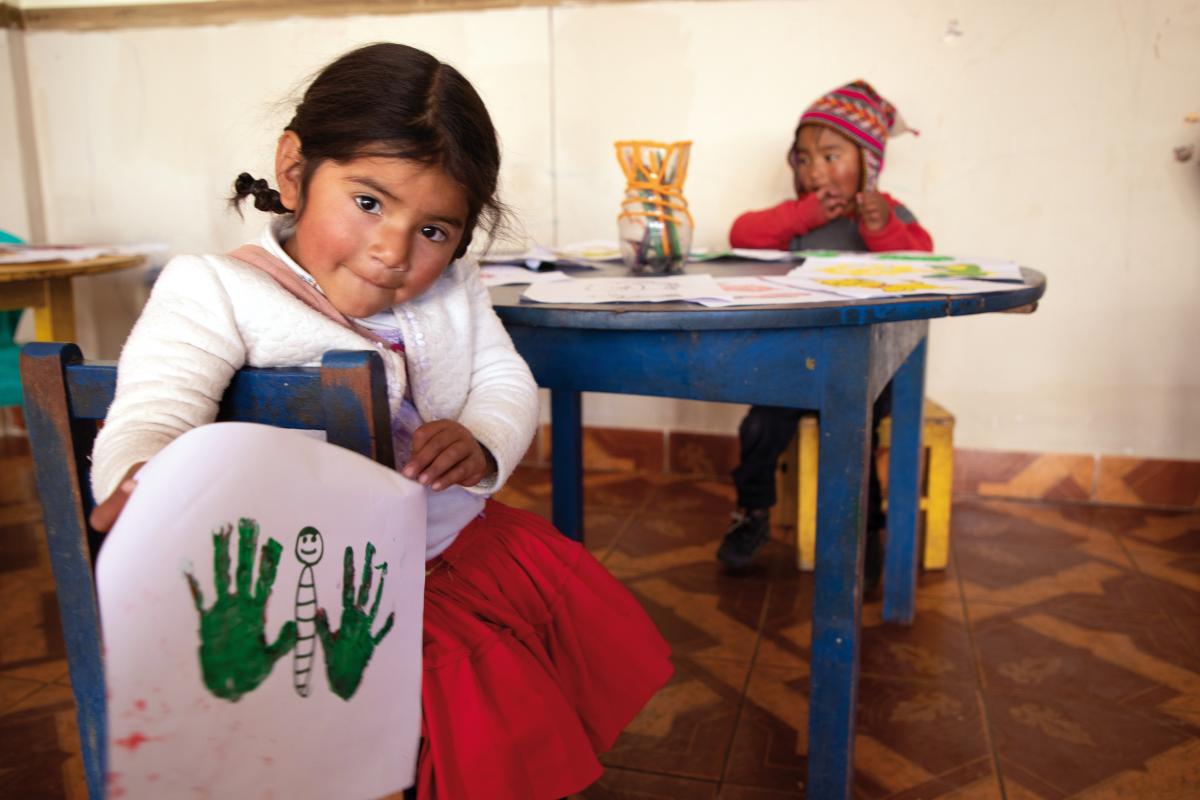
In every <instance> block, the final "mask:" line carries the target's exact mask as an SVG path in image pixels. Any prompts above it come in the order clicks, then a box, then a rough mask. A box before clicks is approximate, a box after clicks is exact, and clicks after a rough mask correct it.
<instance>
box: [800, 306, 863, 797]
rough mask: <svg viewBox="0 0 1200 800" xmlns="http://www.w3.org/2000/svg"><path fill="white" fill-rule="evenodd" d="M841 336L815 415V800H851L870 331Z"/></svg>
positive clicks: (811, 739)
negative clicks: (817, 449) (817, 432)
mask: <svg viewBox="0 0 1200 800" xmlns="http://www.w3.org/2000/svg"><path fill="white" fill-rule="evenodd" d="M839 338H840V339H841V341H840V342H838V343H836V344H835V346H834V347H831V348H830V349H829V351H828V352H827V355H826V357H827V358H829V359H830V360H831V361H833V362H836V363H839V364H843V365H846V366H844V367H842V368H841V369H838V370H832V371H830V372H828V373H826V385H825V388H824V391H823V393H822V397H821V408H820V409H819V414H820V417H819V422H820V426H821V446H820V455H819V459H820V467H819V470H820V476H821V479H820V481H818V483H817V552H816V592H815V595H814V598H813V634H812V678H811V700H810V703H809V719H808V786H807V796H808V797H814V798H821V800H838V799H840V798H848V797H850V796H851V791H850V789H851V780H852V778H853V773H854V714H855V707H856V704H857V701H858V663H859V630H860V627H861V621H862V572H863V570H862V565H863V546H864V531H865V529H866V518H867V475H868V473H867V469H868V464H869V459H870V451H871V398H870V392H869V389H868V386H867V375H868V374H869V372H870V369H869V367H870V363H869V362H870V355H869V352H870V347H869V334H868V329H866V328H861V329H856V330H854V331H848V332H847V333H846V334H845V335H844V338H843V337H839ZM839 345H840V346H839Z"/></svg>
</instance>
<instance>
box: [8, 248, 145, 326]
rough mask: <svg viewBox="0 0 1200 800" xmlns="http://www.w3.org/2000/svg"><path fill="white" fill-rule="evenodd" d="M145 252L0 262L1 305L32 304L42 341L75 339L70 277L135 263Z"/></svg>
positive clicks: (10, 306) (140, 262)
mask: <svg viewBox="0 0 1200 800" xmlns="http://www.w3.org/2000/svg"><path fill="white" fill-rule="evenodd" d="M144 262H145V256H129V255H112V256H98V257H96V258H89V259H87V260H85V261H40V262H27V263H22V264H0V309H5V310H7V309H17V308H30V307H32V308H33V321H34V331H35V336H36V338H37V339H38V340H39V341H43V342H73V341H75V295H74V292H73V291H72V289H71V279H72V278H78V277H83V276H86V275H102V274H104V273H106V272H117V271H118V270H123V269H129V268H131V267H136V266H139V265H141V264H142V263H144Z"/></svg>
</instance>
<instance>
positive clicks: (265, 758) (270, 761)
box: [262, 756, 275, 767]
mask: <svg viewBox="0 0 1200 800" xmlns="http://www.w3.org/2000/svg"><path fill="white" fill-rule="evenodd" d="M262 760H263V763H264V764H266V765H267V766H268V767H269V766H271V765H273V764H274V763H275V759H273V758H271V757H270V756H263V757H262Z"/></svg>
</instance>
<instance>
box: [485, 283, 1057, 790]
mask: <svg viewBox="0 0 1200 800" xmlns="http://www.w3.org/2000/svg"><path fill="white" fill-rule="evenodd" d="M792 266H793V265H792V264H778V263H762V262H742V261H737V262H728V261H717V262H708V263H703V264H691V265H689V266H688V271H689V272H695V273H703V272H708V273H710V274H712V275H714V276H716V277H722V276H746V275H782V274H785V273H786V272H787V271H788V270H789V269H791V267H792ZM568 271H569V272H571V273H572V274H574V275H577V276H580V277H583V276H616V275H626V274H628V273H627V272H626V271H625V269H624V268H623V267H620V266H611V267H605V268H601V269H598V270H582V271H572V270H568ZM1022 272H1023V274H1024V277H1025V282H1024V284H1017V283H1013V284H1011V289H1009V290H1007V291H1003V292H994V293H987V294H978V295H956V296H942V295H938V296H934V295H925V296H914V297H897V298H887V299H872V300H848V301H845V302H830V303H815V304H805V305H794V306H752V307H740V308H721V309H712V308H705V307H703V306H700V305H696V304H692V303H638V304H603V305H566V304H562V305H556V304H544V303H533V302H529V301H524V300H522V299H521V294H522V293H523V292H524V289H525V287H524V286H501V287H496V288H494V289H492V290H491V295H492V302H493V305H494V306H495V308H496V312H497V313H498V314H499V315H500V318H501V319H502V320H503V321H504V324H505V326H506V327H507V329H508V332H509V333H510V334H511V335H512V338H513V343H514V344H515V345H516V347H517V349H518V350H519V351H520V353H521V355H522V356H524V357H525V360H526V361H528V362H529V366H530V368H531V369H532V370H533V374H534V377H535V378H536V379H537V382H538V385H539V386H542V387H545V388H547V389H549V390H550V393H551V440H552V449H553V453H554V457H553V465H552V480H553V516H554V523H555V525H557V526H558V528H559V529H560V530H562V531H563V533H565V534H566V535H568V536H570V537H572V538H575V539H580V540H581V539H582V538H583V489H582V481H583V458H582V455H583V452H582V414H581V410H582V407H581V402H580V393H581V392H612V393H618V394H639V395H654V396H659V397H677V398H686V399H691V400H710V401H720V402H728V403H752V404H757V405H775V406H789V407H794V408H801V409H805V410H814V411H816V412H817V413H818V415H819V419H820V436H821V446H820V451H819V455H818V459H819V461H818V474H819V475H820V481H819V482H818V486H817V542H816V573H815V581H816V588H815V595H814V598H813V633H812V638H813V641H812V672H811V681H812V683H811V691H810V697H811V698H812V699H811V705H810V712H809V745H808V782H807V793H808V796H809V797H814V798H822V799H823V798H846V797H850V787H851V778H852V774H853V764H854V715H855V704H856V700H857V686H858V665H859V632H860V627H861V611H862V600H861V597H862V592H861V582H862V562H863V546H864V545H863V542H864V538H865V537H864V533H865V520H866V517H867V476H868V465H869V463H870V461H869V460H870V457H871V452H870V450H871V407H872V404H873V403H874V401H875V399H876V398H877V397H879V395H880V393H881V392H884V391H890V392H891V394H892V420H893V422H892V425H893V427H892V447H891V453H890V461H889V470H888V471H889V476H890V477H889V486H888V542H887V552H886V555H885V561H884V604H883V614H884V619H886V620H888V621H891V622H900V623H903V624H908V623H911V621H912V618H913V602H914V593H915V586H916V570H917V511H918V503H919V490H920V486H919V479H920V475H919V466H920V456H921V427H922V425H921V414H922V408H923V401H924V391H925V350H926V338H927V336H928V332H929V320H930V319H934V318H938V317H954V316H963V315H967V314H984V313H989V312H996V311H1009V310H1017V309H1022V310H1027V309H1030V308H1032V307H1033V306H1035V304H1036V302H1037V301H1038V299H1039V298H1040V297H1041V296H1042V294H1043V293H1044V292H1045V290H1046V279H1045V277H1044V276H1043V275H1042V274H1041V273H1039V272H1036V271H1034V270H1028V269H1024V270H1022ZM714 568H715V566H714Z"/></svg>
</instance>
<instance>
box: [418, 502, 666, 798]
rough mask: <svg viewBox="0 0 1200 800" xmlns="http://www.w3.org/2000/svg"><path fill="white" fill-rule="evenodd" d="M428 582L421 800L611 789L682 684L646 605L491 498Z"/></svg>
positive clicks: (560, 539)
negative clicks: (598, 784)
mask: <svg viewBox="0 0 1200 800" xmlns="http://www.w3.org/2000/svg"><path fill="white" fill-rule="evenodd" d="M427 569H428V575H427V576H426V579H425V626H424V680H423V683H422V690H421V694H422V698H421V699H422V707H423V708H422V714H423V723H422V725H423V736H424V742H423V746H422V753H421V759H420V764H419V767H418V776H417V786H418V792H419V797H420V798H422V800H473V799H474V798H488V800H503V799H504V798H512V799H513V800H517V799H518V798H519V799H520V800H543V798H545V800H553V799H555V798H560V797H565V796H567V795H569V794H572V793H574V792H578V791H580V790H582V789H583V788H585V787H586V786H588V785H589V784H591V783H593V782H594V781H595V780H596V779H597V778H599V777H600V774H601V772H602V771H603V770H602V767H601V766H600V763H599V761H598V760H597V758H596V753H597V752H603V751H605V750H607V749H608V748H610V747H611V746H612V744H613V742H614V741H616V738H617V736H618V735H619V734H620V733H621V731H622V730H623V729H624V728H625V726H626V725H628V724H629V722H630V720H632V719H633V717H634V716H636V715H637V713H638V712H639V711H640V710H641V708H642V707H643V706H644V705H645V704H646V702H647V701H648V700H649V699H650V697H651V696H652V695H653V694H654V692H656V691H657V690H658V689H659V688H660V687H661V686H662V685H663V684H664V683H666V681H667V679H668V678H669V677H670V676H671V672H672V667H671V662H670V649H669V648H668V646H667V644H666V642H665V641H663V638H662V636H660V635H659V633H658V631H657V629H656V628H655V627H654V624H653V623H652V622H651V621H650V618H649V617H648V616H647V615H646V612H645V611H644V610H643V609H642V607H641V606H640V605H638V602H637V601H636V600H635V599H634V597H633V596H632V595H631V594H630V593H629V591H628V590H626V589H625V587H624V586H622V585H621V584H620V583H619V582H618V581H617V580H616V579H615V578H613V577H612V576H611V575H610V574H609V573H608V572H607V571H606V570H605V569H604V567H602V566H601V565H600V563H599V562H598V561H596V560H595V559H594V558H593V557H592V556H591V554H589V553H588V552H587V550H586V549H584V548H583V547H582V546H581V545H579V544H578V543H576V542H572V541H570V540H569V539H567V538H566V537H564V536H563V535H562V534H561V533H559V532H558V531H557V530H555V528H554V527H553V526H552V525H551V524H550V523H549V522H547V521H546V520H544V519H542V518H541V517H539V516H537V515H536V514H533V513H530V512H527V511H522V510H520V509H514V508H510V507H508V506H505V505H503V504H501V503H498V502H496V501H494V500H489V501H488V504H487V506H486V508H485V509H484V512H483V513H482V514H481V515H480V516H479V517H477V518H476V519H475V520H474V521H473V522H471V524H469V525H468V526H467V527H466V528H464V529H463V531H462V532H461V533H460V534H459V536H458V538H457V539H456V540H455V542H454V543H453V544H452V545H451V546H450V547H449V549H447V550H446V552H445V553H443V554H442V555H441V557H440V558H438V559H436V560H435V561H433V562H430V564H429V565H428V568H427Z"/></svg>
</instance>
